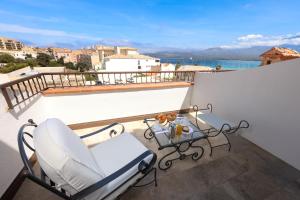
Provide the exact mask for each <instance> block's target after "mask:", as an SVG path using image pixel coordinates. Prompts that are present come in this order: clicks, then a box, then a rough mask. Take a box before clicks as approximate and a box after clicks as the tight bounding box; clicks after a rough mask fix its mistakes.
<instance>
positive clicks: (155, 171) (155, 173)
mask: <svg viewBox="0 0 300 200" xmlns="http://www.w3.org/2000/svg"><path fill="white" fill-rule="evenodd" d="M153 170H154V185H155V187H157V169H156V167H154V168H153Z"/></svg>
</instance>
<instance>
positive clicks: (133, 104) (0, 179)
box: [0, 87, 192, 196]
mask: <svg viewBox="0 0 300 200" xmlns="http://www.w3.org/2000/svg"><path fill="white" fill-rule="evenodd" d="M191 91H192V87H181V88H169V89H155V90H149V89H148V90H136V91H135V90H134V91H120V92H117V91H116V92H101V93H92V94H77V95H55V96H47V97H44V96H39V97H38V98H36V99H35V100H34V101H32V102H31V103H30V104H29V105H27V106H24V105H22V107H23V108H22V109H21V110H20V109H19V108H18V107H16V108H15V110H13V111H11V112H7V105H6V102H5V100H4V97H3V96H2V94H1V93H0V127H1V129H0V130H1V131H0V152H1V153H0V166H1V173H0V196H2V194H3V193H4V192H5V190H6V189H7V188H8V186H9V185H10V184H11V183H12V181H13V180H14V178H15V177H16V176H17V174H18V173H19V172H20V170H21V169H22V167H23V164H22V162H21V159H20V156H19V152H18V146H17V133H18V130H19V128H20V127H21V125H22V124H24V123H26V122H27V120H28V119H33V120H34V121H35V122H36V123H40V122H42V121H43V120H45V119H46V118H50V117H57V118H60V119H61V120H63V121H64V122H65V123H66V124H75V123H82V122H91V121H98V120H105V119H113V118H120V117H128V116H136V115H143V114H151V113H156V112H163V111H172V110H179V109H185V108H189V106H190V100H191Z"/></svg>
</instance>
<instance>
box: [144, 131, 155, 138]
mask: <svg viewBox="0 0 300 200" xmlns="http://www.w3.org/2000/svg"><path fill="white" fill-rule="evenodd" d="M144 137H145V138H146V139H148V140H150V139H152V138H153V137H154V135H153V133H152V131H151V128H147V129H146V131H145V132H144Z"/></svg>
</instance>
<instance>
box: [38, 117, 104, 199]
mask: <svg viewBox="0 0 300 200" xmlns="http://www.w3.org/2000/svg"><path fill="white" fill-rule="evenodd" d="M33 142H34V147H35V149H36V151H35V153H36V155H37V159H38V162H39V164H40V166H41V167H42V169H43V170H44V171H45V173H46V174H47V176H48V177H49V178H51V180H53V181H54V182H55V183H56V184H57V185H56V186H57V187H58V188H63V189H65V190H66V191H68V192H69V193H70V194H74V193H76V192H78V191H80V190H82V189H84V188H86V187H88V186H90V185H91V184H93V183H95V182H97V181H99V180H101V179H102V178H103V177H104V176H105V174H104V173H103V172H102V171H101V170H100V168H99V167H98V165H97V163H96V162H95V160H94V158H93V156H92V155H91V153H90V151H89V149H88V148H87V147H86V146H85V145H84V144H83V142H82V140H81V139H80V138H79V137H78V136H77V135H76V134H75V133H74V132H73V131H72V130H71V129H70V128H69V127H67V126H66V125H65V124H64V123H63V122H62V121H60V120H59V119H47V120H46V121H44V122H42V123H41V124H39V125H38V127H37V128H36V129H35V130H34V134H33Z"/></svg>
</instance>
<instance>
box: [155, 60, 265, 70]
mask: <svg viewBox="0 0 300 200" xmlns="http://www.w3.org/2000/svg"><path fill="white" fill-rule="evenodd" d="M160 62H161V63H173V64H177V63H178V64H181V65H201V66H208V67H212V68H215V67H216V66H217V65H221V66H222V69H230V70H241V69H249V68H256V67H259V65H260V61H254V60H253V61H252V60H248V61H246V60H197V59H189V58H161V59H160Z"/></svg>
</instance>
